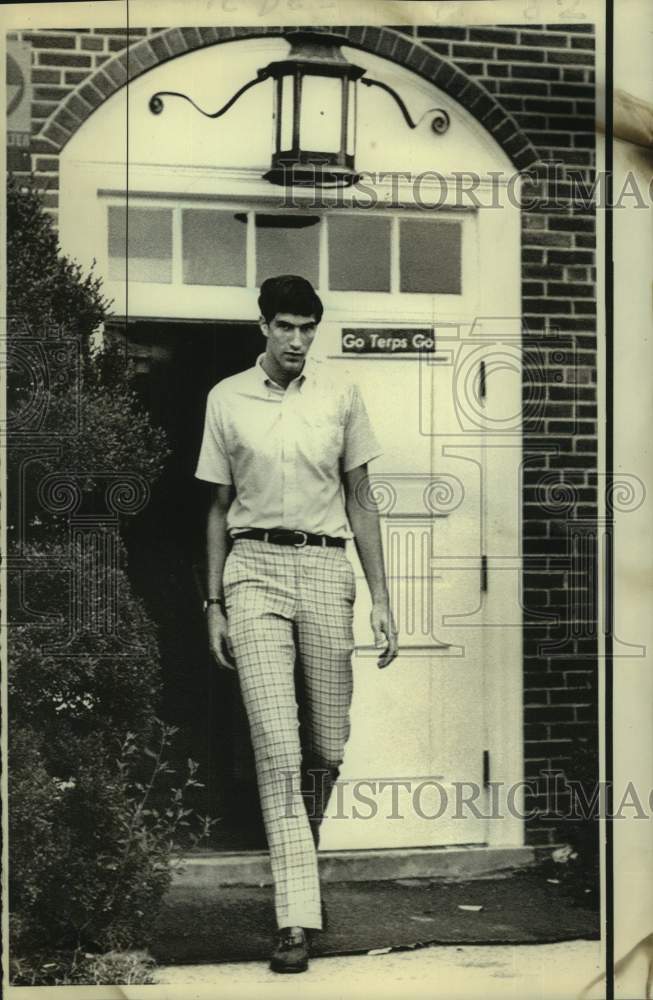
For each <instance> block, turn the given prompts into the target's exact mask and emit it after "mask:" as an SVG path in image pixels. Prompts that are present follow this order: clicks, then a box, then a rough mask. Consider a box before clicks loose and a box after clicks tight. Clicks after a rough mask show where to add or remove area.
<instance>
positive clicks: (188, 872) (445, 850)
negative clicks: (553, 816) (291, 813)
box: [173, 844, 550, 889]
mask: <svg viewBox="0 0 653 1000" xmlns="http://www.w3.org/2000/svg"><path fill="white" fill-rule="evenodd" d="M547 853H550V848H548V849H547ZM540 854H541V849H540V850H538V849H536V848H534V847H486V846H484V845H478V844H474V845H469V846H456V847H423V848H412V847H411V848H401V849H395V848H389V849H384V850H365V851H321V852H320V854H319V866H320V879H321V881H323V882H371V881H385V880H386V879H396V878H465V879H469V878H474V877H481V876H484V875H489V874H492V873H493V872H498V871H502V870H507V869H516V868H523V867H527V866H530V865H533V864H536V863H537V860H538V856H539V855H540ZM271 883H272V873H271V871H270V861H269V857H268V854H267V851H246V852H245V851H236V852H220V853H217V852H209V851H207V852H194V853H192V854H188V855H187V856H186V857H185V858H184V860H183V865H182V867H181V869H180V870H179V871H177V872H176V873H175V876H174V886H173V887H179V888H183V889H187V888H192V887H194V886H195V887H197V888H202V889H208V888H211V887H215V888H218V887H219V886H224V885H257V886H260V885H270V884H271Z"/></svg>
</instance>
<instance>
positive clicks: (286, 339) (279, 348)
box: [261, 313, 317, 379]
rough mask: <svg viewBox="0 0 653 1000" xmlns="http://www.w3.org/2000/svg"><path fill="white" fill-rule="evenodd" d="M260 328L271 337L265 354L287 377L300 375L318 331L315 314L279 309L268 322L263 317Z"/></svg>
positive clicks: (268, 338)
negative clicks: (307, 314)
mask: <svg viewBox="0 0 653 1000" xmlns="http://www.w3.org/2000/svg"><path fill="white" fill-rule="evenodd" d="M261 330H262V331H263V335H264V336H265V337H267V341H268V342H267V348H266V354H267V356H268V358H269V360H270V361H271V362H272V364H273V365H274V366H275V367H276V368H277V369H278V371H279V374H283V375H285V376H286V377H287V378H288V379H293V378H295V376H296V375H299V373H300V371H301V370H302V367H303V364H304V361H305V360H306V355H307V353H308V349H309V347H310V346H311V344H312V343H313V340H314V338H315V334H316V333H317V322H316V320H315V317H314V316H300V315H297V314H296V313H277V314H276V315H275V317H274V319H272V320H270V322H269V323H266V321H265V320H264V319H262V320H261Z"/></svg>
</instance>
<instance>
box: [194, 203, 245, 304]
mask: <svg viewBox="0 0 653 1000" xmlns="http://www.w3.org/2000/svg"><path fill="white" fill-rule="evenodd" d="M246 240H247V215H246V214H245V213H244V212H237V213H236V214H234V213H233V212H216V211H213V210H211V209H204V208H186V209H184V211H183V213H182V244H183V251H182V252H183V264H184V278H183V280H184V283H185V284H187V285H245V284H246V271H245V268H246V261H245V254H246V250H245V244H246Z"/></svg>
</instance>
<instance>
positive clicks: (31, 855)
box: [7, 183, 209, 985]
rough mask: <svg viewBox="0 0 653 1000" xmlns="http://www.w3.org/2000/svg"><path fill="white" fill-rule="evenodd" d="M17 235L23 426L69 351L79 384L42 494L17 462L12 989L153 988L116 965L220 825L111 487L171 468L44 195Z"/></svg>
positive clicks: (15, 291) (17, 196)
mask: <svg viewBox="0 0 653 1000" xmlns="http://www.w3.org/2000/svg"><path fill="white" fill-rule="evenodd" d="M7 229H8V268H7V277H8V290H7V292H8V294H7V298H8V309H9V313H10V316H13V317H14V320H15V321H14V322H11V323H10V325H9V332H10V342H9V350H8V355H9V362H8V409H9V421H10V424H11V420H12V418H13V419H14V420H16V419H18V422H19V423H20V421H21V420H23V423H22V424H21V429H23V430H25V429H26V430H27V431H28V432H29V431H30V424H29V418H30V413H31V411H30V400H31V399H32V398H33V396H34V391H33V390H34V382H35V379H36V378H37V375H36V374H35V372H36V368H34V370H32V368H30V365H31V363H32V362H31V361H30V360H29V359H30V358H36V359H37V360H38V358H40V357H41V356H43V357H46V360H47V356H48V350H50V349H51V347H52V344H53V342H54V343H55V347H56V345H57V344H58V343H62V344H63V343H67V344H68V345H70V344H71V343H72V344H73V347H74V350H73V352H72V355H71V356H72V357H73V358H74V360H75V371H74V372H73V373H72V374H73V375H74V377H63V378H62V379H58V378H55V377H52V378H49V380H46V381H47V384H46V385H45V393H46V397H47V398H46V399H45V402H46V404H47V420H46V422H45V423H44V424H42V425H39V426H38V428H37V429H38V431H39V433H41V434H43V429H44V427H45V429H46V431H47V435H48V437H47V439H46V445H47V444H50V445H51V446H52V445H53V446H54V447H49V448H48V447H45V448H44V449H42V451H43V452H44V454H43V456H42V457H41V458H40V459H39V461H38V463H36V464H34V463H32V465H30V466H29V469H28V471H30V470H31V471H32V473H33V476H34V478H33V479H32V480H30V479H29V478H26V476H25V474H24V469H23V465H22V463H23V455H22V453H21V451H20V449H19V448H17V447H10V449H9V453H8V462H7V465H8V472H9V478H10V484H11V485H10V489H9V496H8V543H9V549H8V556H9V559H8V591H9V593H8V607H9V623H10V629H9V636H8V668H9V669H8V688H9V727H8V729H9V769H8V770H9V907H10V939H11V957H12V976H13V978H14V981H15V982H16V983H21V984H27V983H34V984H37V985H39V984H42V983H51V984H55V983H59V982H71V983H75V982H88V983H94V982H111V981H114V982H123V981H125V982H127V981H140V982H146V981H148V979H147V976H148V975H149V971H148V968H149V967H148V964H147V962H143V961H142V960H141V959H139V960H137V961H134V962H132V964H131V965H130V962H129V961H128V960H127V959H126V958H125V959H124V961H123V960H121V959H120V956H119V955H118V954H117V950H124V949H133V948H139V947H142V946H143V945H144V944H146V943H147V939H148V933H149V930H150V927H151V926H152V924H153V922H154V918H155V916H156V910H157V907H158V905H159V903H160V901H161V899H162V896H163V894H164V893H165V891H166V889H167V887H168V885H169V882H170V878H171V863H172V862H174V860H175V859H176V858H177V859H178V856H179V851H180V850H181V848H182V847H183V845H188V844H189V843H193V842H194V840H195V839H196V838H197V837H199V836H201V835H202V834H203V833H204V832H206V830H207V827H208V825H209V821H207V820H202V819H201V818H199V817H196V816H195V814H194V813H193V810H192V806H189V805H188V802H189V800H192V794H193V789H194V787H195V786H197V785H198V784H199V782H198V781H197V778H196V765H195V764H194V763H193V762H192V761H188V762H187V769H186V771H185V773H183V774H178V773H176V772H175V770H174V769H173V768H171V766H170V764H169V763H168V757H169V756H170V755H169V753H168V751H169V749H170V747H171V743H172V741H173V739H174V735H175V730H174V729H173V728H171V727H169V726H167V725H166V724H165V723H163V722H160V721H159V720H158V718H157V711H158V707H159V697H160V676H159V653H158V646H157V636H156V629H155V626H154V624H153V623H152V621H151V620H150V619H149V618H148V615H147V613H146V611H145V608H144V606H143V604H142V602H141V601H140V600H138V599H137V598H136V597H135V596H134V594H133V592H132V589H131V587H130V583H129V579H128V576H127V574H126V570H125V566H126V558H125V548H124V546H123V544H122V542H121V538H120V531H121V530H122V527H123V525H124V519H125V518H126V517H128V514H119V515H118V520H113V521H112V520H111V518H109V519H108V520H105V515H106V513H107V509H106V508H107V492H106V491H107V489H108V488H109V487H110V486H111V484H112V483H114V485H115V484H117V483H119V482H120V481H121V480H124V479H125V477H129V476H131V477H132V478H133V477H138V482H139V483H140V486H141V489H143V490H144V491H145V494H146V493H147V488H148V486H149V485H150V484H152V483H153V482H154V481H155V480H156V478H157V477H158V476H159V475H160V473H161V471H162V470H163V467H164V465H165V461H166V458H167V455H168V451H167V446H166V442H165V437H164V434H163V432H162V431H161V430H160V429H159V428H157V427H154V426H153V424H152V422H151V420H150V418H149V416H148V414H147V413H146V412H145V411H144V410H143V408H142V406H141V405H140V404H139V402H138V399H137V396H136V394H135V392H134V390H133V388H132V375H133V372H132V370H131V368H130V366H129V364H128V363H127V362H126V359H125V357H124V355H123V353H122V352H121V350H120V349H119V348H118V347H116V346H112V345H104V346H103V347H100V348H98V346H97V344H95V345H94V344H93V338H92V335H93V334H94V333H95V332H96V331H97V330H98V328H99V327H100V325H101V323H102V321H103V319H104V317H105V315H106V310H107V308H108V303H107V302H106V300H105V299H104V297H103V295H102V291H101V283H100V281H99V279H98V278H97V277H96V276H94V275H93V274H90V275H84V274H83V273H82V270H81V268H80V267H79V265H77V264H76V263H75V262H73V261H71V260H69V259H68V258H66V257H64V256H63V255H62V254H61V253H60V249H59V246H58V241H57V235H56V230H55V229H54V226H53V223H52V220H51V219H50V217H49V216H48V215H47V214H46V213H45V212H44V211H43V210H42V208H41V204H40V200H39V197H38V194H37V193H36V192H34V191H33V190H21V189H19V188H18V187H17V186H16V185H15V184H13V183H11V184H10V185H9V190H8V197H7ZM53 324H54V326H56V327H57V331H58V332H57V333H56V334H55V337H54V341H53V335H52V329H51V328H52V325H53ZM26 330H27V333H26ZM26 338H27V341H29V343H28V347H29V350H28V351H27V352H26V351H25V344H26ZM57 338H59V340H57ZM29 351H31V352H32V354H30V353H29ZM12 352H13V354H12ZM12 357H13V358H14V359H17V360H15V363H12ZM66 357H68V356H67V355H66ZM25 358H27V359H28V361H27V362H25ZM63 373H64V376H68V375H70V372H67V370H66V364H65V363H64V365H63ZM34 470H36V471H34ZM53 473H54V474H55V475H56V476H57V477H58V479H59V480H60V481H61V482H63V483H67V482H69V483H73V484H74V489H75V490H76V491H77V496H78V500H79V504H81V505H82V506H83V512H84V514H85V515H87V517H89V521H88V524H89V525H90V526H91V528H92V530H91V532H90V533H87V534H86V536H85V535H84V532H83V531H82V532H81V534H78V535H75V534H74V532H73V531H72V530H71V529H72V526H71V521H70V517H71V513H70V509H63V510H60V511H57V510H56V509H55V510H53V509H51V507H50V508H48V506H47V504H44V501H43V496H42V494H41V493H40V492H39V484H40V483H42V482H44V481H45V477H47V476H48V475H50V474H53ZM76 503H77V501H76ZM79 504H78V506H77V507H76V508H75V512H77V511H78V508H79ZM64 506H65V505H64ZM55 507H56V505H55ZM120 519H122V520H120ZM80 585H81V590H80ZM109 605H111V607H112V608H113V616H112V615H110V614H109V615H108V617H107V614H106V612H107V608H108V607H109ZM80 609H81V610H80ZM82 612H83V613H82ZM103 616H104V617H103ZM80 622H81V623H82V624H83V626H84V627H80ZM107 622H108V625H107ZM106 953H109V954H106ZM101 956H103V957H101ZM130 970H131V971H130ZM112 974H113V975H116V976H117V977H118V978H116V979H114V980H111V979H107V978H106V977H107V976H110V975H112ZM125 976H133V977H135V978H133V979H129V978H127V979H125V978H120V977H125ZM139 977H140V978H139Z"/></svg>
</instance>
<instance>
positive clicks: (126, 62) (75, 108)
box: [38, 25, 540, 170]
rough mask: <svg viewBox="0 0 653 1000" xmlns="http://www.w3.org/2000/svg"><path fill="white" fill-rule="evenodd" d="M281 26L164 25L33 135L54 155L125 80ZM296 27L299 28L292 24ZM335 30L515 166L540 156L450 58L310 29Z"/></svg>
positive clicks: (367, 30) (347, 30)
mask: <svg viewBox="0 0 653 1000" xmlns="http://www.w3.org/2000/svg"><path fill="white" fill-rule="evenodd" d="M288 30H289V28H288V26H285V27H266V26H256V25H253V26H251V27H242V28H234V27H221V28H210V27H204V28H167V29H164V30H162V31H160V32H159V33H158V34H153V35H150V36H149V37H146V38H144V39H142V40H140V41H139V42H137V43H136V44H135V45H133V46H131V47H130V48H128V49H126V50H124V51H123V52H121V53H120V54H118V55H116V56H115V57H114V58H113V59H110V60H108V61H107V62H106V63H104V64H103V65H102V66H101V67H100V68H99V69H97V70H96V71H95V72H94V73H93V74H92V75H91V76H89V77H88V78H87V79H86V80H84V81H83V82H82V83H80V84H79V86H78V87H77V88H76V89H75V90H74V91H73V92H72V93H71V94H70V95H69V96H68V98H67V99H66V100H65V102H64V103H63V104H62V105H61V106H60V107H59V108H58V109H57V110H56V111H55V112H54V113H53V114H52V116H51V117H50V118H49V119H48V120H47V121H46V122H45V124H44V125H43V127H42V129H41V132H40V134H39V136H38V139H39V140H41V144H42V148H43V144H46V145H47V148H48V149H49V150H50V151H51V152H52V153H53V154H54V153H60V152H61V150H62V149H63V148H64V146H65V145H66V143H67V142H68V141H69V139H71V138H72V136H73V135H74V134H75V133H76V132H77V130H78V129H79V128H81V126H82V125H83V124H84V122H85V121H86V119H87V118H89V117H90V116H91V115H92V114H93V112H94V111H95V110H96V108H98V107H100V105H101V104H103V103H104V102H105V101H106V100H107V99H108V98H109V97H111V96H112V94H114V93H115V92H116V91H118V90H120V88H121V87H123V86H124V85H125V84H126V83H127V82H128V81H131V80H135V79H136V78H137V77H139V76H141V74H143V73H146V72H147V71H148V70H150V69H153V68H154V67H155V66H159V65H161V64H162V63H164V62H167V61H168V60H170V59H175V58H177V57H179V56H181V55H184V54H186V53H187V52H193V51H195V50H197V49H201V48H206V47H207V46H210V45H216V44H218V43H221V42H229V41H234V40H236V39H245V38H259V37H262V36H266V35H274V36H279V35H285V34H286V33H287V32H288ZM296 30H299V29H296ZM311 30H313V31H315V30H317V31H324V32H325V33H328V32H329V31H333V30H335V31H337V32H338V34H341V35H344V36H345V37H346V38H347V42H348V44H349V45H351V46H352V47H355V48H359V49H363V50H364V51H366V52H371V53H373V54H374V55H378V56H381V57H383V58H385V59H388V60H390V61H391V62H396V63H399V64H400V65H401V66H403V67H405V68H406V69H409V70H412V71H413V72H414V73H415V74H416V75H418V76H421V77H422V78H423V79H425V80H428V81H429V83H433V84H435V85H436V86H437V87H438V88H439V89H440V90H442V91H444V92H445V93H446V94H448V95H449V96H450V97H452V98H453V99H454V100H455V101H457V102H458V103H459V104H461V105H462V106H463V107H464V108H466V109H467V111H469V112H470V114H472V115H473V116H474V117H475V118H476V119H477V121H479V122H480V124H481V125H482V126H483V127H484V128H485V129H486V130H487V131H488V132H489V133H490V134H491V135H492V136H493V138H494V139H495V141H496V142H497V143H498V145H499V146H500V147H501V148H502V149H503V150H504V152H505V153H506V155H507V156H508V157H509V159H510V160H511V162H512V163H513V164H514V165H515V167H517V168H518V169H520V170H523V169H525V168H526V167H528V166H530V165H531V164H532V163H535V162H536V161H538V160H539V159H540V157H539V154H538V153H537V151H536V149H535V147H534V146H533V144H532V143H531V141H530V140H529V139H528V136H527V135H526V134H525V133H524V132H523V130H522V129H521V127H520V126H519V125H518V123H517V122H516V121H515V119H514V118H513V117H512V115H511V114H510V113H509V112H508V111H506V110H505V109H504V108H503V107H502V106H501V104H500V102H499V101H497V100H496V98H495V97H494V96H493V95H492V94H490V93H489V92H488V91H487V90H485V88H484V87H483V86H481V85H480V84H479V83H477V82H476V81H475V80H473V79H471V77H469V76H468V75H467V74H466V73H464V72H463V71H462V70H461V69H459V68H458V67H457V66H456V65H455V64H454V63H452V62H450V61H449V60H447V59H443V58H442V56H439V55H437V54H436V53H434V52H432V51H431V49H429V48H428V47H427V46H426V45H424V44H422V43H421V42H419V41H418V40H417V39H414V40H411V39H409V38H407V37H406V36H405V35H402V34H401V33H400V32H398V31H393V30H392V29H391V28H384V27H373V26H370V25H367V26H365V27H361V26H357V25H349V26H344V27H338V28H335V29H334V28H326V27H325V28H312V29H311Z"/></svg>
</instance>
